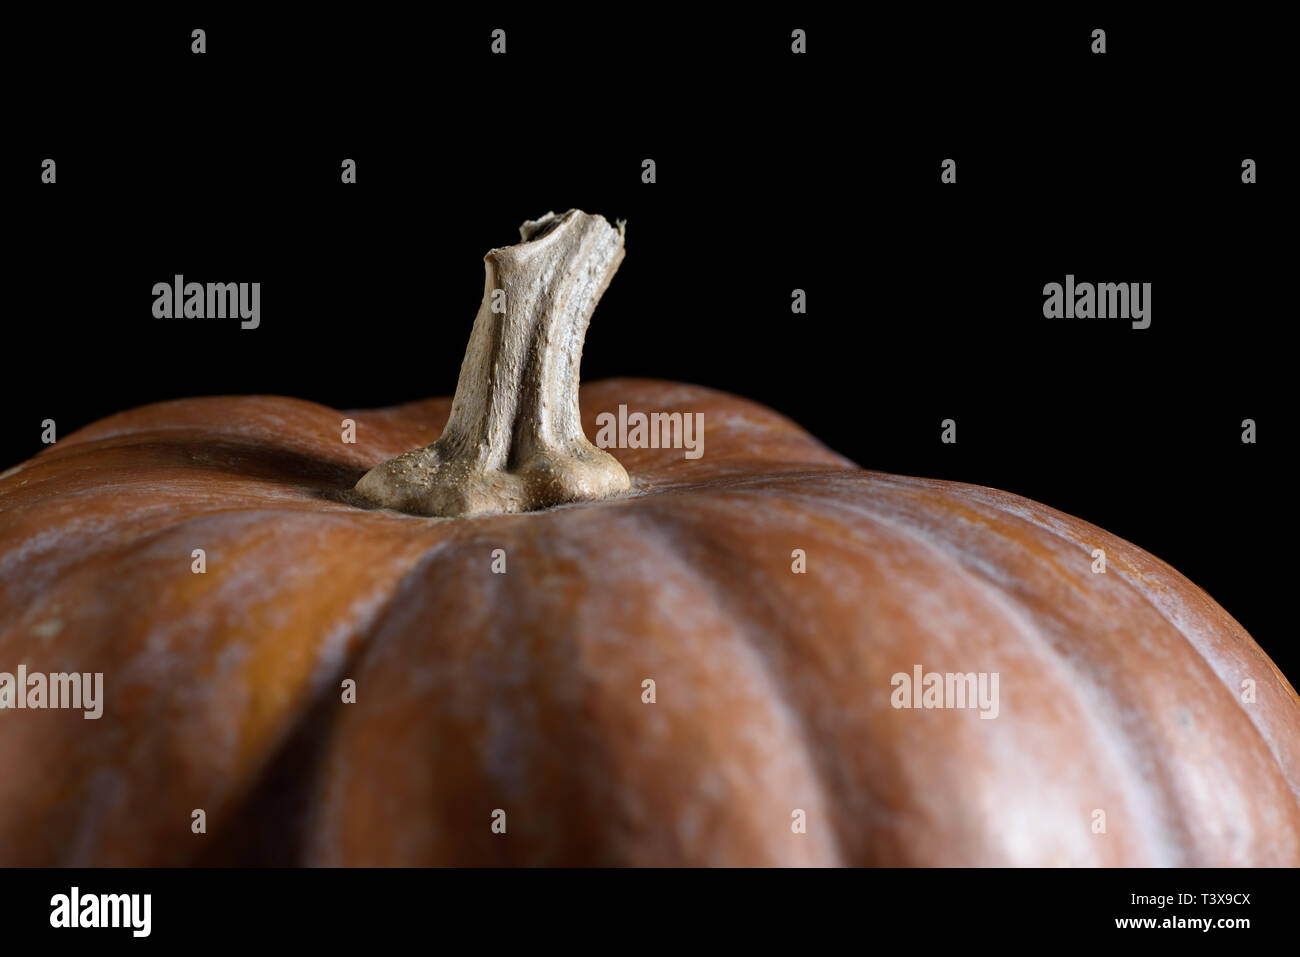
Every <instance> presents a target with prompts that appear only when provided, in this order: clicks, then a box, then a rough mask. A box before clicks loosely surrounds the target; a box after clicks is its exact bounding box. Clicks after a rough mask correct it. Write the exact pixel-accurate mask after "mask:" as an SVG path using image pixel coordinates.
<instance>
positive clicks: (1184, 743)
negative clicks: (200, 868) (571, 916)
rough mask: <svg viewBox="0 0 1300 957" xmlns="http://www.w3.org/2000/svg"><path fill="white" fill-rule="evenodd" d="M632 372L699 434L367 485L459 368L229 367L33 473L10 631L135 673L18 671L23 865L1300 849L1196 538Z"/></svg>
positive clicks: (23, 511)
mask: <svg viewBox="0 0 1300 957" xmlns="http://www.w3.org/2000/svg"><path fill="white" fill-rule="evenodd" d="M619 404H626V405H627V406H628V407H629V409H632V410H638V409H639V410H643V411H647V412H649V411H681V412H684V413H685V412H690V413H694V412H703V413H704V418H705V423H706V433H705V455H704V456H703V458H701V459H698V460H694V461H689V460H686V459H685V458H684V456H683V453H682V451H681V450H673V449H662V450H660V449H640V450H636V449H627V450H617V449H611V450H610V451H611V452H612V453H613V454H614V455H615V456H616V458H617V459H618V460H619V461H620V462H621V463H622V464H623V466H624V467H625V468H626V470H627V472H628V474H629V475H630V476H631V478H632V481H633V485H634V491H633V493H632V494H630V495H626V496H622V497H618V498H613V499H609V500H606V501H601V502H594V503H584V504H576V505H568V506H562V507H558V508H552V509H548V510H545V511H540V512H532V513H527V514H516V515H495V516H489V517H479V518H462V519H429V518H418V517H413V516H408V515H403V514H399V513H396V512H391V511H386V510H377V509H363V508H358V507H356V506H354V505H352V504H349V502H348V501H347V500H346V494H345V492H344V491H343V490H346V489H349V488H351V486H352V485H354V484H355V483H356V482H357V480H358V478H359V477H360V476H361V475H362V474H363V473H364V472H365V471H366V470H367V469H368V468H370V467H372V466H373V465H374V464H375V463H376V462H377V461H380V460H382V459H385V458H388V457H391V456H395V455H398V454H399V453H402V452H404V451H405V450H408V449H411V448H414V447H417V446H421V445H427V444H428V443H430V442H432V441H433V440H434V439H436V438H437V436H438V434H439V432H440V430H441V428H442V426H443V424H444V423H445V422H446V419H447V414H448V409H449V405H450V400H447V399H438V400H432V401H427V402H420V403H413V404H409V405H404V406H400V407H396V408H392V409H385V410H378V411H370V412H350V413H346V415H347V416H350V417H351V418H353V419H355V420H356V423H357V443H356V444H355V445H346V444H343V443H342V442H341V441H340V422H341V420H342V419H343V418H344V416H345V414H344V413H340V412H337V411H334V410H332V409H328V408H325V407H323V406H320V405H315V404H312V403H309V402H304V401H299V400H294V399H286V398H273V397H235V398H211V399H193V400H181V401H176V402H168V403H162V404H158V405H153V406H148V407H145V408H141V409H137V410H134V411H131V412H127V413H123V414H121V415H118V416H114V417H112V418H109V419H106V420H104V421H101V422H99V423H97V424H95V425H92V426H90V427H89V428H86V429H84V430H82V431H80V432H78V433H76V434H74V435H72V436H69V437H67V438H64V439H62V440H60V441H59V442H58V444H57V445H55V446H53V447H51V448H49V449H48V450H46V451H44V452H42V453H41V454H40V455H38V456H36V457H35V458H34V459H32V460H30V461H29V462H27V463H25V464H23V465H21V466H19V467H17V468H15V469H11V470H10V471H8V472H6V473H4V475H3V477H0V671H10V672H13V671H14V670H16V668H17V666H18V665H19V664H20V663H25V664H26V665H27V667H28V669H29V671H33V672H35V671H39V672H45V673H50V672H64V671H69V672H71V671H76V672H99V671H102V672H103V673H104V697H105V702H104V713H103V717H102V719H100V720H98V721H88V720H85V719H83V717H82V713H81V712H80V711H53V710H44V711H33V710H25V711H21V712H18V711H4V710H0V768H4V769H5V773H3V774H0V864H2V865H29V864H37V865H43V864H97V865H124V864H189V863H280V864H292V863H314V864H378V865H382V864H648V865H659V864H663V865H670V864H729V865H747V864H814V865H818V864H881V865H912V864H917V865H964V864H972V865H976V864H978V865H1019V864H1136V865H1245V864H1251V865H1269V864H1273V865H1281V864H1297V863H1300V807H1298V806H1297V794H1300V700H1298V699H1297V697H1296V694H1295V692H1294V690H1292V688H1291V687H1290V685H1289V684H1288V683H1287V682H1286V680H1285V678H1283V677H1282V675H1281V674H1280V673H1279V672H1278V671H1277V669H1276V668H1275V667H1274V666H1273V664H1272V663H1271V662H1270V661H1269V659H1268V658H1267V656H1266V655H1265V654H1264V653H1263V652H1262V651H1261V650H1260V649H1259V647H1258V646H1257V645H1256V644H1255V643H1254V641H1253V640H1252V639H1251V638H1250V636H1249V635H1247V634H1246V632H1245V631H1244V630H1243V629H1242V628H1241V627H1240V626H1239V625H1238V624H1237V623H1236V622H1235V621H1234V620H1233V619H1232V618H1231V617H1230V616H1229V615H1228V614H1227V613H1226V612H1224V611H1223V609H1221V608H1220V607H1219V606H1218V605H1217V604H1215V602H1214V601H1213V600H1211V599H1210V598H1209V597H1208V596H1207V595H1206V594H1205V593H1204V592H1202V591H1201V590H1200V589H1199V588H1197V587H1196V586H1195V585H1193V584H1192V583H1190V582H1188V581H1187V580H1186V579H1185V578H1183V577H1182V576H1181V575H1179V574H1178V573H1177V572H1176V571H1174V570H1173V569H1171V568H1170V567H1169V566H1167V565H1166V564H1164V563H1163V562H1161V561H1159V560H1158V559H1156V558H1154V557H1152V556H1151V555H1149V554H1147V553H1145V552H1143V551H1142V550H1140V549H1138V548H1136V547H1135V546H1133V545H1130V544H1128V543H1127V542H1124V541H1123V540H1121V539H1118V538H1116V537H1114V536H1112V535H1109V534H1108V533H1106V532H1104V531H1102V530H1101V529H1098V528H1096V527H1095V526H1092V525H1089V524H1087V523H1085V522H1082V521H1079V520H1078V519H1074V518H1071V517H1070V516H1067V515H1064V514H1062V513H1060V512H1057V511H1055V510H1053V509H1050V508H1047V507H1045V506H1043V505H1039V504H1036V503H1034V502H1030V501H1028V500H1026V499H1024V498H1021V497H1018V496H1015V495H1011V494H1008V493H1004V492H998V491H994V490H991V489H987V488H981V487H976V486H970V485H962V484H957V483H952V482H943V481H936V480H928V479H918V478H906V477H900V476H893V475H886V474H882V473H878V472H870V471H865V470H862V469H859V468H857V467H856V466H854V465H853V464H852V463H850V462H848V461H846V460H845V459H843V458H842V457H840V456H838V455H836V454H834V453H833V452H831V451H829V450H827V449H826V448H825V447H824V446H822V445H821V444H820V443H818V442H817V441H816V440H815V439H813V438H812V437H811V436H809V435H808V434H807V433H805V432H803V431H802V430H801V429H799V428H798V427H797V426H795V425H793V424H792V423H790V422H789V421H788V420H786V419H784V418H782V417H781V416H779V415H777V414H776V413H774V412H772V411H771V410H768V409H764V408H762V407H760V406H758V405H755V404H754V403H751V402H747V401H744V400H741V399H738V398H735V397H731V396H727V395H724V394H722V393H719V392H715V391H711V390H708V389H703V388H697V387H691V386H683V385H676V384H671V383H663V382H654V381H647V380H611V381H606V382H599V383H595V384H591V385H587V386H584V387H582V390H581V405H582V419H583V425H584V428H585V430H586V433H587V434H588V435H589V436H594V435H595V434H596V427H595V421H594V420H595V416H596V414H597V413H599V412H602V411H615V410H616V409H617V407H618V405H619ZM1098 547H1100V548H1104V549H1105V550H1106V556H1107V573H1106V574H1104V575H1095V574H1092V573H1091V571H1090V566H1091V562H1092V559H1091V553H1092V550H1093V549H1094V548H1098ZM197 548H202V549H204V550H205V552H206V562H207V572H206V574H202V575H199V574H193V573H192V572H191V567H190V566H191V561H192V559H191V553H192V551H193V550H194V549H197ZM498 548H500V549H504V552H505V556H506V561H507V573H506V574H504V575H501V574H494V573H493V572H492V552H493V550H494V549H498ZM796 548H798V549H803V550H804V551H805V553H806V555H807V572H806V574H793V573H792V571H791V552H792V550H793V549H796ZM917 664H919V665H922V666H923V667H924V668H925V670H927V671H955V672H969V671H984V672H998V673H999V674H1000V688H999V690H1000V702H999V713H998V716H997V717H996V718H995V719H992V720H983V719H981V718H980V717H979V713H978V710H975V709H968V710H898V709H895V708H893V707H891V705H890V695H891V692H892V688H891V684H890V679H891V676H892V675H893V674H895V673H897V672H904V673H907V674H909V675H910V674H911V672H912V669H913V666H914V665H917ZM345 678H352V679H354V680H355V681H356V685H357V701H356V703H355V704H343V703H342V702H341V701H340V684H341V682H342V681H343V680H344V679H345ZM647 678H651V679H653V680H654V681H655V683H656V702H655V703H654V704H646V703H643V701H642V682H643V680H645V679H647ZM1248 678H1249V679H1253V680H1254V681H1255V682H1256V686H1257V701H1256V702H1255V703H1253V704H1247V703H1244V702H1243V701H1242V700H1241V696H1240V691H1239V689H1240V687H1241V682H1242V681H1243V680H1244V679H1248ZM196 808H202V809H204V810H205V812H206V814H207V821H208V833H207V834H205V835H194V834H192V833H191V831H190V822H191V812H192V811H193V810H194V809H196ZM498 808H499V809H502V810H504V811H505V812H506V814H507V821H508V830H507V833H506V834H505V835H498V834H493V833H492V832H491V830H490V824H491V819H492V818H491V815H492V812H493V811H494V810H495V809H498ZM794 809H802V810H803V811H804V812H805V813H806V815H807V821H808V826H807V833H806V834H794V833H792V831H791V827H790V822H791V813H792V811H793V810H794ZM1095 809H1101V810H1104V811H1105V814H1106V824H1107V830H1106V833H1105V834H1100V835H1099V834H1094V833H1093V832H1092V820H1093V817H1092V815H1093V811H1094V810H1095Z"/></svg>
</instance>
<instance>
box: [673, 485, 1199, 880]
mask: <svg viewBox="0 0 1300 957" xmlns="http://www.w3.org/2000/svg"><path fill="white" fill-rule="evenodd" d="M863 477H866V476H865V475H864V476H863ZM729 491H730V490H729ZM745 491H749V490H748V489H746V490H743V491H742V494H743V493H744V492H745ZM783 500H784V502H785V503H787V504H788V503H790V502H791V501H796V502H799V503H801V505H802V508H803V509H805V510H806V511H807V512H809V513H812V514H818V515H822V514H825V513H826V511H827V510H829V511H830V512H832V513H834V512H843V511H849V512H850V513H851V514H854V515H856V516H858V517H860V518H865V519H867V520H868V521H870V522H872V523H874V524H876V525H877V526H879V527H881V528H883V529H886V530H888V531H889V532H891V533H892V534H893V535H895V536H898V537H901V538H903V539H906V540H909V541H913V542H915V543H916V544H917V545H918V546H919V547H920V548H922V549H924V550H925V552H926V553H927V554H930V555H932V556H934V557H935V558H937V559H938V561H939V563H940V564H941V565H942V566H943V567H946V568H949V569H951V570H952V571H953V572H955V573H956V574H957V575H959V576H960V577H961V578H962V579H963V580H964V581H965V582H966V583H967V584H968V585H970V586H971V587H972V588H973V589H974V590H975V591H976V592H978V593H979V594H980V595H982V596H984V597H985V598H986V599H987V600H988V601H989V603H990V605H991V606H992V607H994V608H997V609H999V610H1001V611H1002V612H1003V613H1004V614H1006V615H1007V617H1008V618H1010V619H1011V620H1012V621H1013V622H1014V623H1015V624H1016V626H1017V628H1018V630H1020V631H1021V632H1022V633H1024V634H1025V636H1026V637H1027V638H1029V639H1030V640H1032V641H1033V642H1034V644H1035V645H1036V646H1037V647H1039V648H1040V649H1041V650H1042V652H1043V653H1042V654H1041V655H1040V656H1039V657H1040V658H1041V659H1042V660H1043V661H1045V662H1050V663H1051V664H1052V665H1054V666H1055V667H1057V668H1058V669H1059V670H1060V672H1061V674H1062V675H1063V676H1065V677H1067V678H1077V677H1078V676H1079V670H1078V668H1077V667H1076V666H1075V665H1074V663H1073V662H1071V661H1070V660H1069V659H1068V658H1066V657H1065V656H1064V655H1062V653H1061V652H1060V650H1059V649H1057V648H1055V647H1054V646H1053V643H1052V642H1051V641H1050V640H1049V639H1048V638H1047V637H1046V636H1045V635H1044V634H1043V632H1042V629H1041V627H1040V626H1039V625H1038V624H1037V621H1036V617H1037V616H1035V615H1033V614H1031V613H1029V612H1028V611H1027V610H1026V609H1023V608H1021V607H1020V606H1019V605H1018V604H1016V603H1015V602H1014V601H1013V600H1012V598H1011V596H1009V595H1007V594H1006V593H1005V592H1004V591H1003V590H1002V589H1001V588H999V586H998V584H997V583H996V582H995V581H993V580H991V579H989V578H987V577H986V576H984V575H982V574H981V573H980V572H979V571H978V569H975V568H972V567H969V566H967V565H966V564H965V563H964V562H962V561H961V560H960V559H959V558H958V557H956V556H955V555H953V554H952V553H951V552H950V551H948V550H945V549H944V548H943V546H942V543H941V542H939V541H937V540H935V539H933V538H932V537H931V536H928V535H925V534H924V533H923V532H921V531H919V530H916V529H912V528H910V527H909V526H906V525H903V524H900V523H899V522H897V521H895V520H892V519H890V518H888V517H885V516H884V515H883V513H879V512H877V511H874V510H872V509H869V508H864V507H862V506H860V505H859V504H858V503H856V502H854V503H846V502H844V501H842V500H839V499H836V498H834V497H833V496H828V497H821V496H818V495H815V494H814V495H808V494H805V493H804V491H803V490H802V489H796V490H790V489H783ZM696 504H697V505H698V501H697V503H696ZM726 520H728V521H730V520H731V519H730V518H727V519H726ZM665 521H671V517H666V518H665ZM697 534H698V533H697ZM704 534H707V535H710V536H711V537H713V538H714V539H715V540H717V541H719V542H721V543H723V544H724V545H725V543H726V540H725V538H722V537H720V536H717V535H716V534H714V533H712V532H710V531H708V530H707V529H706V530H705V531H704ZM720 590H721V589H720ZM778 640H783V641H786V642H788V641H789V639H780V638H778ZM1062 684H1063V685H1064V686H1065V687H1068V688H1070V689H1071V690H1072V691H1074V694H1073V695H1072V699H1073V700H1074V701H1075V703H1076V706H1077V708H1078V710H1079V712H1080V713H1082V714H1085V715H1087V716H1089V718H1090V719H1093V720H1096V719H1097V718H1098V716H1099V714H1100V713H1101V712H1102V711H1104V710H1105V709H1104V704H1105V701H1104V695H1103V694H1081V693H1079V690H1078V688H1079V682H1078V681H1069V680H1067V681H1063V682H1062ZM1086 684H1087V686H1088V687H1089V689H1094V690H1095V688H1096V686H1097V682H1096V681H1095V680H1092V679H1089V680H1088V681H1087V682H1086ZM1111 710H1112V711H1114V710H1116V709H1111ZM1105 724H1106V726H1107V727H1108V728H1110V729H1111V733H1108V734H1107V735H1106V736H1105V738H1104V742H1105V746H1104V748H1103V749H1101V750H1100V751H1098V752H1096V753H1097V757H1098V758H1100V759H1102V760H1104V761H1105V766H1106V767H1107V768H1113V769H1122V768H1126V767H1130V766H1132V765H1133V764H1134V763H1135V761H1134V756H1135V754H1134V752H1135V751H1137V750H1138V749H1135V748H1134V747H1133V746H1132V745H1131V744H1130V742H1129V739H1128V737H1126V736H1125V735H1124V733H1123V732H1122V730H1119V729H1117V728H1115V726H1114V724H1113V722H1111V721H1109V720H1107V721H1105ZM1117 777H1119V778H1120V779H1121V781H1122V782H1123V784H1124V785H1125V789H1124V792H1123V793H1124V795H1125V803H1126V806H1129V807H1134V808H1141V807H1143V806H1146V803H1147V802H1145V801H1143V800H1140V799H1135V797H1134V795H1132V793H1131V791H1130V789H1129V787H1128V784H1129V782H1128V781H1127V780H1126V779H1124V776H1123V775H1117ZM829 793H831V794H835V793H837V789H833V790H830V791H829ZM1142 796H1143V797H1145V795H1142ZM1138 830H1139V831H1140V833H1143V834H1144V835H1148V836H1149V839H1150V840H1152V841H1153V844H1152V850H1153V851H1157V854H1158V855H1159V854H1160V853H1161V852H1163V856H1170V851H1169V849H1170V848H1173V847H1177V846H1178V844H1177V842H1176V841H1173V840H1170V836H1169V835H1168V834H1166V833H1161V834H1159V835H1156V836H1155V837H1150V835H1151V832H1152V830H1153V829H1151V828H1146V829H1138ZM1160 830H1161V831H1162V832H1163V831H1164V830H1165V829H1164V828H1161V829H1160ZM1157 849H1158V850H1157Z"/></svg>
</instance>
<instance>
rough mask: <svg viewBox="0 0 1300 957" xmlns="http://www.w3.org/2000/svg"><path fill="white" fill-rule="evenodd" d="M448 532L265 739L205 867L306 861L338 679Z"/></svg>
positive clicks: (444, 545) (445, 546)
mask: <svg viewBox="0 0 1300 957" xmlns="http://www.w3.org/2000/svg"><path fill="white" fill-rule="evenodd" d="M460 538H461V536H459V535H458V534H456V533H455V532H452V533H451V534H448V535H447V536H446V537H444V538H441V539H439V540H438V541H437V542H434V543H432V544H431V545H430V546H429V548H428V549H426V550H425V551H423V552H421V553H420V554H419V555H418V556H417V557H416V558H415V560H414V561H412V562H411V564H410V566H409V567H408V568H407V569H406V570H405V572H403V574H402V576H401V578H399V579H397V580H396V581H394V582H391V583H389V584H388V585H387V586H386V587H385V589H384V591H385V593H386V594H387V596H388V597H387V600H386V601H384V602H383V603H382V604H380V605H378V606H376V607H375V608H373V609H372V610H371V612H370V614H369V615H368V617H367V620H366V621H365V622H364V623H362V624H359V625H358V626H357V627H355V628H354V631H353V635H352V638H351V640H350V641H349V642H348V643H347V647H346V650H345V652H344V654H343V655H341V656H340V658H339V661H338V662H337V663H336V664H335V665H334V666H333V667H332V668H330V673H329V675H328V676H322V675H320V674H317V675H314V676H313V677H312V679H311V680H312V683H313V684H315V685H316V687H315V688H314V690H313V689H309V690H308V691H307V692H306V693H305V694H304V695H303V696H302V701H301V704H300V705H299V707H298V709H297V712H296V713H295V714H291V715H286V717H285V719H284V721H283V727H282V729H281V733H280V734H279V736H278V738H276V739H275V740H274V741H272V742H269V744H268V747H267V748H266V750H265V754H264V757H263V760H262V762H261V764H260V766H259V767H258V768H256V769H255V770H251V771H249V772H248V773H247V775H246V776H245V781H246V786H245V787H244V788H243V790H242V791H241V792H240V793H239V794H238V795H235V796H233V797H232V798H230V799H229V800H228V802H227V806H228V807H230V808H231V811H230V812H229V813H228V814H227V815H226V816H225V817H224V818H223V825H222V828H223V830H222V831H219V832H217V833H216V840H214V841H213V845H214V849H213V850H212V851H210V852H209V853H207V854H206V855H204V857H203V861H202V863H203V865H204V866H214V865H217V866H236V867H250V866H255V867H303V866H310V865H311V864H312V861H311V860H310V854H309V850H310V846H311V842H312V836H313V835H314V834H315V833H316V832H317V830H318V824H319V821H320V819H321V817H322V815H323V814H324V809H323V807H322V788H323V786H324V785H325V783H326V774H327V762H328V761H329V759H330V754H331V751H332V750H333V748H334V747H335V745H336V743H337V742H336V740H335V737H334V732H335V729H336V727H337V725H338V722H339V721H340V720H342V718H343V717H344V715H343V712H342V711H341V710H340V709H339V705H338V700H337V695H338V689H339V687H340V684H341V681H342V679H343V678H344V677H346V676H348V675H349V674H353V675H354V674H357V673H358V672H359V669H360V666H361V663H362V662H363V661H364V659H365V656H366V655H367V654H370V653H371V650H372V648H373V647H374V644H375V641H376V636H377V635H378V633H379V632H380V631H381V629H382V627H383V625H384V623H385V622H386V621H387V619H388V616H389V614H390V612H391V611H392V610H393V607H394V606H395V605H396V604H397V602H398V601H400V600H401V599H402V598H403V596H404V595H405V594H406V592H407V591H408V590H409V589H410V588H412V587H414V583H415V579H416V577H417V576H418V575H420V574H422V573H423V571H424V569H425V567H426V566H427V565H430V564H432V563H434V562H435V561H436V560H437V557H438V555H439V554H440V553H441V552H443V551H447V550H450V549H451V548H453V547H454V546H456V545H459V544H463V543H462V542H461V540H460Z"/></svg>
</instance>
